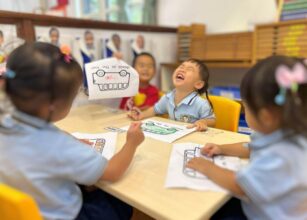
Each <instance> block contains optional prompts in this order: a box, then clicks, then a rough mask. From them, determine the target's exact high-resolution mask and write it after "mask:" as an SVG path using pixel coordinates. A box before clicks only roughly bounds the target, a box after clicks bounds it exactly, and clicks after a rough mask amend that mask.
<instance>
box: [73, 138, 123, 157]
mask: <svg viewBox="0 0 307 220" xmlns="http://www.w3.org/2000/svg"><path fill="white" fill-rule="evenodd" d="M72 135H73V136H74V137H76V138H78V139H80V140H81V141H84V142H85V143H89V144H90V145H89V146H91V147H93V148H95V150H96V151H97V152H99V153H101V155H103V156H104V157H105V158H107V159H110V158H111V157H113V155H114V152H115V147H116V140H117V133H115V132H108V133H98V134H88V133H78V132H76V133H72Z"/></svg>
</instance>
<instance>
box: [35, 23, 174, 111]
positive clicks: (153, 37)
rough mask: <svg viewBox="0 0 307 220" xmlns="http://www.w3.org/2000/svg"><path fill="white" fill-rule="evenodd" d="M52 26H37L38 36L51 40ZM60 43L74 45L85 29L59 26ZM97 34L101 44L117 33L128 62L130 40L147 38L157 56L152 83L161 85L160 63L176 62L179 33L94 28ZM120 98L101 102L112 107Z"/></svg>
mask: <svg viewBox="0 0 307 220" xmlns="http://www.w3.org/2000/svg"><path fill="white" fill-rule="evenodd" d="M49 29H50V27H40V26H37V27H35V32H36V37H37V38H40V40H43V41H44V39H45V40H46V41H47V40H49V37H48V33H49ZM59 31H60V43H61V44H66V45H69V46H70V47H71V48H73V47H74V45H73V42H74V39H75V38H77V37H80V38H82V37H83V34H84V31H85V29H77V28H59ZM92 32H93V33H94V35H95V39H96V44H98V45H99V44H101V41H103V40H105V39H109V38H110V37H111V36H112V34H114V33H117V34H119V35H120V37H121V41H122V45H121V47H122V53H123V56H124V58H123V60H124V61H125V62H127V63H128V64H131V62H132V58H133V56H132V50H131V47H130V42H131V40H132V39H135V38H136V36H137V35H138V34H142V35H143V36H144V38H145V44H149V45H148V48H149V51H151V53H152V54H153V56H154V57H155V58H156V63H157V74H156V76H155V77H154V78H153V80H152V82H151V83H152V84H154V85H156V86H158V87H159V86H160V85H159V84H160V76H159V73H160V63H174V62H175V61H176V54H177V53H176V46H177V35H176V33H149V32H136V31H115V30H114V31H112V30H92ZM119 101H120V99H105V100H102V101H101V102H102V103H103V104H106V105H108V106H110V107H118V106H119Z"/></svg>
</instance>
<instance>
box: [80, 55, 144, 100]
mask: <svg viewBox="0 0 307 220" xmlns="http://www.w3.org/2000/svg"><path fill="white" fill-rule="evenodd" d="M85 72H86V78H87V83H88V91H89V99H90V100H92V99H107V98H119V97H130V96H134V95H135V94H137V92H138V90H139V74H138V73H137V71H136V70H135V69H133V68H132V67H131V66H129V65H128V64H127V63H125V62H124V61H122V60H118V59H117V58H108V59H103V60H98V61H94V62H91V63H87V64H85Z"/></svg>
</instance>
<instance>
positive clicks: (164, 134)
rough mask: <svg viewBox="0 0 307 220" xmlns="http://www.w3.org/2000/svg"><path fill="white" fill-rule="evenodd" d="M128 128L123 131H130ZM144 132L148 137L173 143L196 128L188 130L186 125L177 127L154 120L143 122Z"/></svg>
mask: <svg viewBox="0 0 307 220" xmlns="http://www.w3.org/2000/svg"><path fill="white" fill-rule="evenodd" d="M128 128H129V127H128V126H126V127H123V128H122V129H123V130H126V131H127V130H128ZM142 130H143V132H144V135H145V136H146V137H151V138H153V139H156V140H159V141H163V142H167V143H172V142H174V141H175V140H177V139H179V138H182V137H183V136H185V135H187V134H190V133H192V132H193V131H195V128H187V126H186V125H177V124H172V123H167V122H162V121H157V120H153V119H145V120H143V121H142Z"/></svg>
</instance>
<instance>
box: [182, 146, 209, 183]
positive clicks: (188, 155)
mask: <svg viewBox="0 0 307 220" xmlns="http://www.w3.org/2000/svg"><path fill="white" fill-rule="evenodd" d="M200 156H201V157H204V156H202V155H201V152H200V147H195V148H194V149H188V150H185V151H184V156H183V167H182V172H183V174H185V175H186V176H188V177H192V178H197V179H207V177H206V176H205V175H203V174H201V173H199V172H197V171H196V170H194V169H191V168H187V167H186V164H187V163H188V162H189V160H191V159H193V158H194V157H200ZM205 158H206V159H207V160H210V161H213V158H210V157H205Z"/></svg>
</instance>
